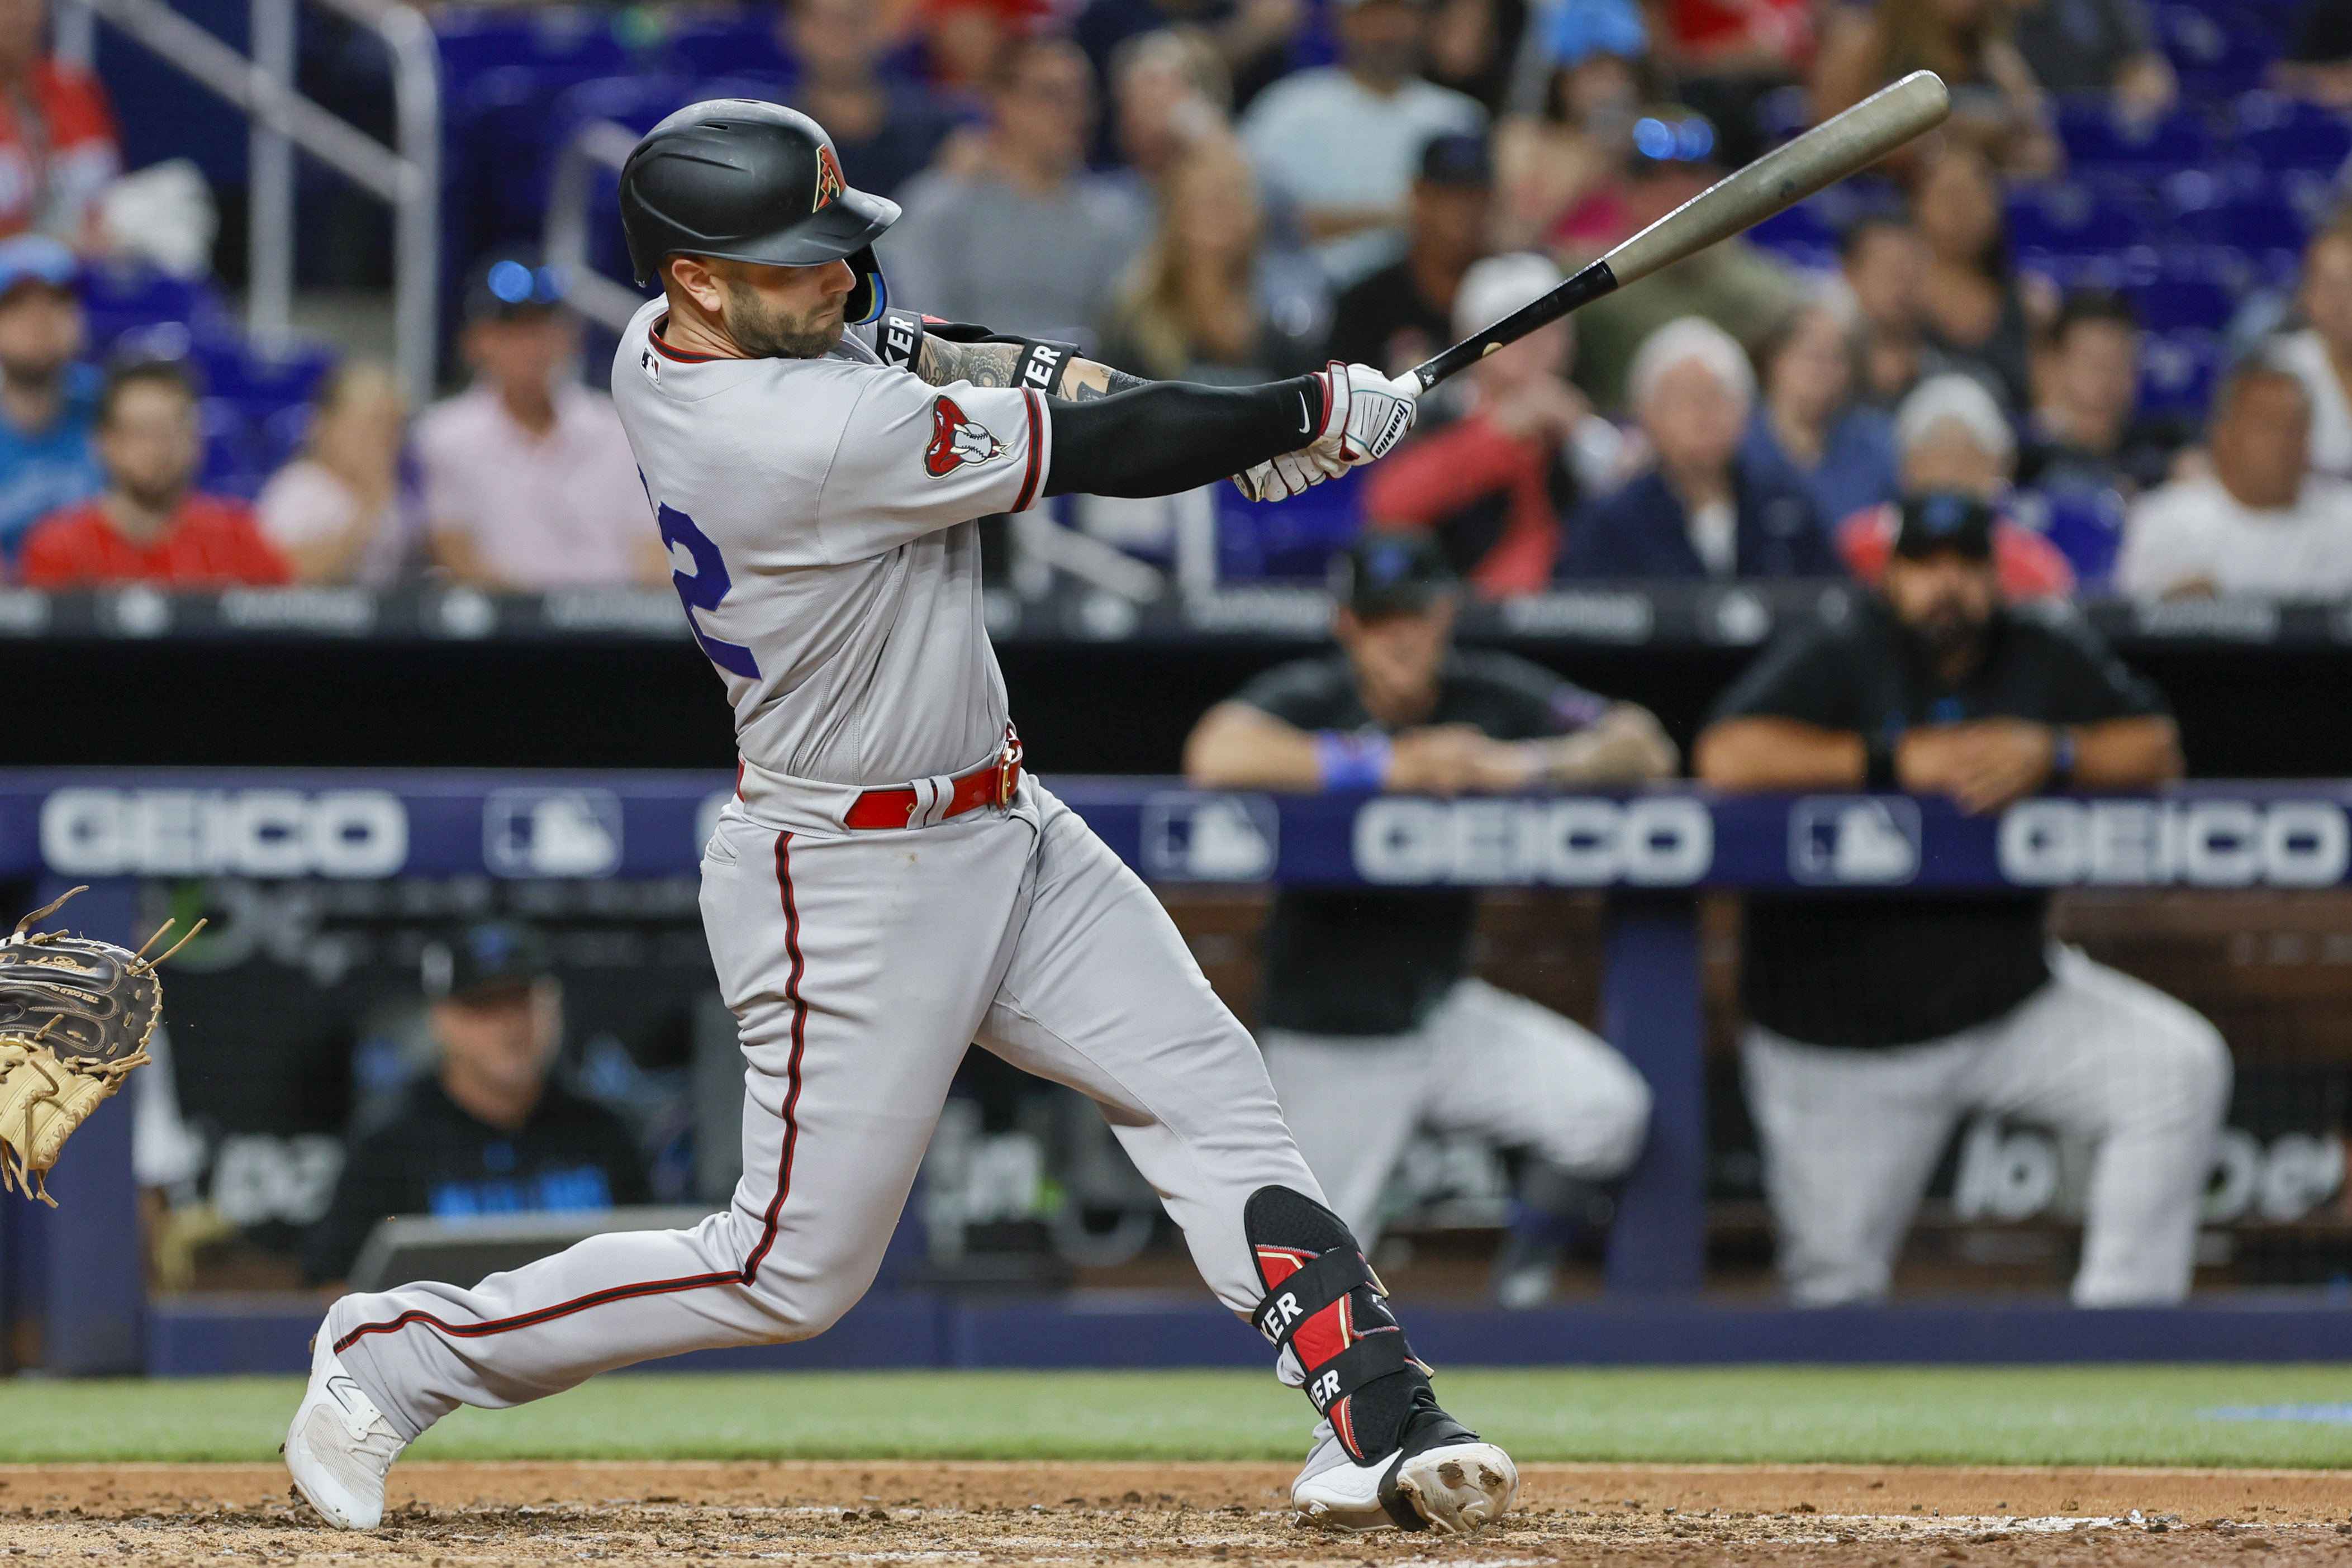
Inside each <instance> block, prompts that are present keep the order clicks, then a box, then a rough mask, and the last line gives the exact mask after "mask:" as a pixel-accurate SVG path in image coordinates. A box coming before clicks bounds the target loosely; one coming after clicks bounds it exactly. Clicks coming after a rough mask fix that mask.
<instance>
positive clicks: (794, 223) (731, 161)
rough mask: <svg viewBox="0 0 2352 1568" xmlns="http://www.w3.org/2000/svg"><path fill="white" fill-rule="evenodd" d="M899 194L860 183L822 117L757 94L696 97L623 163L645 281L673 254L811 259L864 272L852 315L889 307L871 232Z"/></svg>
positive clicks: (624, 220) (632, 244) (638, 267)
mask: <svg viewBox="0 0 2352 1568" xmlns="http://www.w3.org/2000/svg"><path fill="white" fill-rule="evenodd" d="M897 222H898V203H896V202H890V201H885V200H883V198H881V197H880V196H869V195H866V193H865V192H864V191H857V190H852V189H851V188H850V186H849V182H848V181H846V180H845V179H843V178H842V177H841V160H840V159H839V158H837V157H836V156H835V154H834V151H833V138H832V137H830V136H828V135H826V134H825V133H824V126H822V125H819V124H818V123H817V122H816V121H814V120H811V119H810V118H809V117H808V116H807V115H805V114H803V113H801V112H800V111H799V110H793V109H786V108H785V107H784V106H783V105H782V104H780V103H762V102H761V101H760V100H757V99H751V98H715V99H712V100H709V101H708V102H705V103H696V104H689V105H688V106H687V107H686V108H684V109H681V110H678V111H677V113H676V114H673V115H671V116H670V117H669V118H668V119H667V120H665V121H662V122H661V123H660V124H659V125H656V126H655V127H654V128H653V129H652V130H651V131H649V132H646V137H645V140H644V141H642V142H638V143H637V144H636V146H635V148H634V149H633V150H631V152H630V153H629V161H628V162H627V163H625V164H623V165H622V168H621V226H622V227H623V228H624V229H625V230H626V231H627V233H628V237H629V264H630V266H631V267H632V268H634V269H635V272H636V275H637V282H638V283H639V284H640V285H642V284H645V283H646V282H649V281H651V280H652V279H653V277H654V275H655V274H656V272H658V271H660V270H661V264H662V262H663V261H664V260H666V259H667V258H670V257H672V256H677V255H687V256H709V257H714V258H718V259H719V260H722V261H761V262H767V263H769V264H771V265H772V266H778V267H815V266H819V265H821V264H823V263H824V262H827V261H846V262H848V263H849V265H850V267H851V268H852V269H853V270H855V271H856V274H857V287H856V289H854V290H852V292H851V293H850V296H849V300H848V304H847V307H846V310H847V315H848V318H849V320H850V321H853V322H857V321H872V320H873V319H874V318H875V317H877V316H879V315H880V314H881V313H882V307H883V305H884V303H885V302H886V300H885V296H884V292H883V287H882V268H881V267H880V265H879V264H878V263H877V262H876V260H875V259H874V240H875V237H876V236H877V235H879V234H880V233H881V232H882V231H883V230H884V229H886V228H888V227H889V226H891V225H892V224H894V223H897Z"/></svg>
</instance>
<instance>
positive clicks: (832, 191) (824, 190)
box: [809, 142, 848, 213]
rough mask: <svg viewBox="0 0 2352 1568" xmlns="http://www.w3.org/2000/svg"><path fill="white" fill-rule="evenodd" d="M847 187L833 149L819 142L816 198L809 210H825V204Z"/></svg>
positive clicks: (814, 211)
mask: <svg viewBox="0 0 2352 1568" xmlns="http://www.w3.org/2000/svg"><path fill="white" fill-rule="evenodd" d="M847 187H848V182H847V181H846V180H844V179H843V178H842V177H841V164H840V163H837V162H836V161H835V158H834V156H833V149H832V148H830V147H827V146H825V145H824V143H823V142H819V143H818V144H817V149H816V200H814V201H813V202H811V203H810V204H809V211H811V212H813V213H816V212H823V211H824V209H825V205H826V204H827V203H829V202H831V201H832V200H833V199H834V198H835V197H836V196H838V195H841V193H842V192H843V191H844V190H845V189H846V188H847Z"/></svg>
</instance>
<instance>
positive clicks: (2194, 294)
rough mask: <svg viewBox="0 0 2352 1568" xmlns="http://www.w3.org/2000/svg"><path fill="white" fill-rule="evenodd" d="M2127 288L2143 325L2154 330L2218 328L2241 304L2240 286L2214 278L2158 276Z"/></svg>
mask: <svg viewBox="0 0 2352 1568" xmlns="http://www.w3.org/2000/svg"><path fill="white" fill-rule="evenodd" d="M2127 292H2129V294H2130V295H2131V301H2132V307H2133V309H2134V310H2137V311H2138V312H2139V321H2140V325H2141V326H2143V327H2145V328H2147V330H2148V331H2152V332H2170V331H2179V330H2180V329H2181V328H2184V327H2195V328H2200V329H2202V330H2204V331H2210V332H2218V331H2221V329H2222V328H2224V327H2226V326H2228V325H2229V324H2230V317H2231V315H2232V314H2233V313H2234V312H2235V311H2236V310H2237V308H2238V296H2237V292H2236V290H2234V289H2231V288H2229V287H2228V286H2227V285H2226V284H2224V283H2222V282H2221V280H2220V279H2214V278H2197V277H2168V278H2155V279H2149V280H2148V281H2147V282H2144V283H2137V284H2134V285H2132V286H2131V287H2130V289H2128V290H2127Z"/></svg>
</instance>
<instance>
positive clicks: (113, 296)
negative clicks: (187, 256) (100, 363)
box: [80, 263, 232, 357]
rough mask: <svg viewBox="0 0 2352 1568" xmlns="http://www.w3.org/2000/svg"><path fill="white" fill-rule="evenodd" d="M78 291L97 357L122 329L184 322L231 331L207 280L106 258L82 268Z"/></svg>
mask: <svg viewBox="0 0 2352 1568" xmlns="http://www.w3.org/2000/svg"><path fill="white" fill-rule="evenodd" d="M80 290H81V303H82V313H83V316H84V318H85V320H86V321H88V324H89V345H90V348H91V350H92V352H94V353H97V354H99V355H100V357H104V356H105V355H106V354H107V353H110V351H111V350H112V348H113V346H114V343H115V341H116V340H117V339H119V338H121V336H122V334H123V333H125V332H128V331H136V330H138V329H140V328H142V327H152V326H154V325H155V324H156V323H157V322H161V321H177V322H183V323H186V324H188V325H189V326H190V327H191V330H194V329H196V328H203V329H206V330H219V331H229V330H232V329H231V327H230V325H229V321H230V318H229V313H228V308H227V306H226V305H225V304H224V303H223V302H222V300H221V297H220V290H219V289H217V288H215V286H214V284H213V283H212V281H211V280H210V279H199V278H174V277H173V276H172V275H171V274H170V273H168V272H158V271H156V270H154V269H152V268H146V267H137V266H117V265H114V264H111V263H108V264H102V265H99V266H94V267H89V268H84V269H83V272H82V275H81V279H80Z"/></svg>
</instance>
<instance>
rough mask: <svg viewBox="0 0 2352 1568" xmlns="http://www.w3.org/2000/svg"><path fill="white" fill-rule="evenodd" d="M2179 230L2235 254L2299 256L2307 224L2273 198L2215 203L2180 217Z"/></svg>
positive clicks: (2297, 211) (2294, 210)
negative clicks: (2283, 253) (2267, 253)
mask: <svg viewBox="0 0 2352 1568" xmlns="http://www.w3.org/2000/svg"><path fill="white" fill-rule="evenodd" d="M2180 226H2181V228H2182V229H2183V230H2184V231H2186V232H2187V233H2188V234H2189V236H2190V237H2192V238H2194V239H2197V240H2200V241H2201V242H2203V243H2205V244H2207V245H2221V246H2228V247H2231V248H2232V249H2235V250H2242V251H2246V252H2250V253H2253V254H2260V253H2262V252H2263V251H2271V250H2284V251H2291V252H2300V251H2301V250H2302V249H2303V243H2304V241H2305V239H2307V238H2309V237H2310V235H2311V223H2310V220H2309V219H2308V218H2306V217H2305V216H2304V215H2303V213H2302V211H2301V210H2300V209H2299V208H2297V207H2296V206H2295V205H2294V204H2292V203H2290V202H2286V201H2283V200H2280V199H2278V198H2276V197H2273V196H2252V197H2247V198H2244V199H2241V200H2234V201H2221V202H2217V203H2215V204H2214V205H2211V206H2209V207H2202V208H2199V209H2196V210H2194V211H2190V212H2185V213H2183V214H2181V215H2180Z"/></svg>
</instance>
